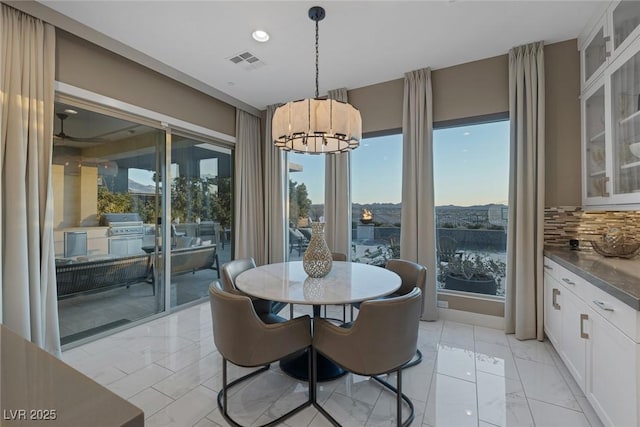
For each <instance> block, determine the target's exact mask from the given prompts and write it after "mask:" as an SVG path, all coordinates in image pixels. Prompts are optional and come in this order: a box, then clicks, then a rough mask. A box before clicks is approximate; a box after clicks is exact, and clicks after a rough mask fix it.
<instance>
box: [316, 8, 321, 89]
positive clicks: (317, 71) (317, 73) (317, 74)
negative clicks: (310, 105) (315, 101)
mask: <svg viewBox="0 0 640 427" xmlns="http://www.w3.org/2000/svg"><path fill="white" fill-rule="evenodd" d="M318 40H319V37H318V21H317V20H316V98H318V97H319V96H320V95H319V91H318V78H319V68H318Z"/></svg>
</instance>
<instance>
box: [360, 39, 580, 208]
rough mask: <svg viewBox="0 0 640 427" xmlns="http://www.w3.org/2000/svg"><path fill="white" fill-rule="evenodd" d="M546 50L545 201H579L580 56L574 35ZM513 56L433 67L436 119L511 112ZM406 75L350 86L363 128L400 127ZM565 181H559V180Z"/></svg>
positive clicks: (555, 203) (572, 203)
mask: <svg viewBox="0 0 640 427" xmlns="http://www.w3.org/2000/svg"><path fill="white" fill-rule="evenodd" d="M544 52H545V79H546V91H545V97H546V102H545V108H546V117H545V119H546V132H545V138H546V156H545V162H546V169H545V179H546V205H547V206H565V205H569V206H575V205H580V204H581V192H580V188H581V187H580V186H581V178H580V101H579V98H578V95H579V93H580V61H579V54H578V50H577V41H576V40H575V39H573V40H568V41H565V42H560V43H554V44H551V45H548V46H545V48H544ZM508 61H509V56H508V55H501V56H496V57H493V58H487V59H483V60H480V61H474V62H469V63H466V64H461V65H456V66H453V67H448V68H442V69H440V70H434V71H433V72H432V88H433V119H434V122H442V121H447V120H455V119H462V118H467V117H475V116H483V115H487V114H495V113H501V112H507V111H509V62H508ZM403 96H404V83H403V79H398V80H391V81H388V82H385V83H380V84H376V85H372V86H366V87H363V88H358V89H353V90H350V91H349V102H350V103H351V104H353V106H354V107H356V108H358V109H359V110H360V112H361V114H362V123H363V132H365V133H371V132H380V131H386V130H392V129H401V128H402V102H403ZM560 183H561V185H560Z"/></svg>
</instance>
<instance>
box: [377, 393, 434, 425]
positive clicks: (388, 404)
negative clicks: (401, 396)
mask: <svg viewBox="0 0 640 427" xmlns="http://www.w3.org/2000/svg"><path fill="white" fill-rule="evenodd" d="M411 403H413V406H414V411H413V412H414V419H413V422H412V423H411V425H417V426H419V425H422V420H423V418H424V410H425V407H426V402H421V401H419V400H412V401H411ZM409 411H410V410H409V406H408V405H406V404H405V403H404V402H403V403H402V420H403V421H404V420H406V419H407V417H408V416H409ZM396 421H397V420H396V396H394V395H393V394H392V393H389V392H388V391H385V392H384V393H382V394H381V395H380V398H379V399H378V401H377V402H376V404H375V406H374V407H373V411H372V412H371V414H370V415H369V418H368V419H367V423H366V424H365V426H367V427H395V426H396V425H397V423H396Z"/></svg>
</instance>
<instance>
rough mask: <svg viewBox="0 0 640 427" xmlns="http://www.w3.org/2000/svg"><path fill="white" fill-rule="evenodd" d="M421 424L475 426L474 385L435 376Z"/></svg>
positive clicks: (476, 410)
mask: <svg viewBox="0 0 640 427" xmlns="http://www.w3.org/2000/svg"><path fill="white" fill-rule="evenodd" d="M423 423H425V424H428V425H431V426H438V427H466V426H473V427H475V426H477V425H478V406H477V400H476V385H475V383H472V382H469V381H464V380H461V379H458V378H453V377H449V376H446V375H441V374H437V375H435V377H434V379H433V380H432V381H431V389H430V390H429V400H428V401H427V406H426V410H425V414H424V421H423Z"/></svg>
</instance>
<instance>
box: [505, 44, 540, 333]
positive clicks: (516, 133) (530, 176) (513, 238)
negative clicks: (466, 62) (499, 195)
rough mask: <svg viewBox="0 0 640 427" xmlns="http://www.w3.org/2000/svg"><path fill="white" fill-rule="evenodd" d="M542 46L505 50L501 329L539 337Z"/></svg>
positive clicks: (530, 45) (526, 46)
mask: <svg viewBox="0 0 640 427" xmlns="http://www.w3.org/2000/svg"><path fill="white" fill-rule="evenodd" d="M544 89H545V87H544V46H543V43H542V42H538V43H533V44H529V45H525V46H520V47H516V48H513V49H511V50H510V51H509V116H510V118H511V150H510V164H511V172H510V182H509V231H508V233H507V278H506V279H507V280H506V282H507V292H506V297H505V323H506V324H505V330H506V332H507V333H515V335H516V338H518V339H532V338H537V339H539V340H542V339H543V324H542V319H543V295H542V292H543V289H544V287H543V283H542V279H543V269H542V266H543V259H542V257H543V234H544V233H543V227H544V223H543V220H544V129H545V128H544V126H545V125H544V117H545V116H544V115H545V110H544Z"/></svg>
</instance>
